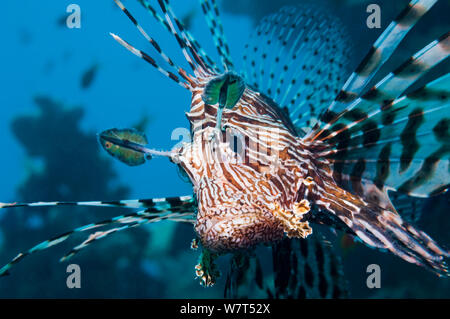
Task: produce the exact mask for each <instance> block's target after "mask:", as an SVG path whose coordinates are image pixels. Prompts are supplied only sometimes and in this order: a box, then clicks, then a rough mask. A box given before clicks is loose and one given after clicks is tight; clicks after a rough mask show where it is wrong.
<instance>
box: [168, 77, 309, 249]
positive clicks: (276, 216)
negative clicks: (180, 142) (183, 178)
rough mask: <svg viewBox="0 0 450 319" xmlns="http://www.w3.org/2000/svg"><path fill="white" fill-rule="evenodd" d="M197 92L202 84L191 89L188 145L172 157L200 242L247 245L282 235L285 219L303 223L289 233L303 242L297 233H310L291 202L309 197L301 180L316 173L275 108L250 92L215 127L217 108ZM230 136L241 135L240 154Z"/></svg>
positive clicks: (286, 225)
mask: <svg viewBox="0 0 450 319" xmlns="http://www.w3.org/2000/svg"><path fill="white" fill-rule="evenodd" d="M199 82H200V83H206V82H207V81H199ZM202 93H203V87H202V86H201V85H199V86H198V87H196V88H195V89H194V90H193V96H192V104H191V109H190V111H189V112H188V113H187V117H188V119H189V121H190V122H191V127H192V136H193V138H192V142H191V143H188V144H185V145H184V146H183V147H182V148H181V149H179V150H178V152H177V155H176V156H174V157H173V159H174V161H175V162H176V163H179V165H180V166H181V167H182V168H183V169H184V170H185V171H186V172H187V174H188V176H189V177H190V179H191V181H192V184H193V186H194V192H195V194H196V195H197V200H198V213H197V221H196V226H195V229H196V231H197V233H198V235H199V236H200V238H201V239H202V243H203V244H204V245H205V246H206V247H208V248H211V249H214V250H218V251H223V250H229V249H237V248H248V247H251V246H253V245H255V244H258V243H261V242H271V241H275V240H279V239H281V238H283V236H284V232H289V229H288V228H289V225H290V222H292V223H293V224H294V223H295V222H296V223H298V226H301V227H300V229H299V230H295V234H294V233H293V235H295V236H297V237H306V236H307V234H309V231H307V232H305V233H304V234H303V233H302V232H301V230H303V228H304V229H306V230H308V229H309V226H308V223H307V222H306V223H303V222H300V220H301V217H302V216H301V214H298V215H297V216H296V215H295V211H296V205H297V204H298V203H299V202H300V201H301V200H302V199H305V198H306V197H307V196H308V188H307V187H305V184H304V182H305V180H306V179H307V178H308V177H310V175H311V172H312V171H313V170H314V169H313V167H312V166H311V165H312V164H311V154H310V153H309V152H308V151H307V149H306V147H305V145H302V143H301V141H300V139H298V138H297V137H296V136H295V135H294V134H293V132H292V131H290V130H289V129H288V128H287V127H286V125H285V124H284V123H283V120H282V117H281V115H280V114H279V113H278V112H277V111H276V109H274V105H273V104H271V102H270V101H269V100H268V99H267V98H265V97H263V96H261V95H260V94H259V93H257V92H255V91H253V90H252V89H250V88H248V87H247V88H246V90H245V92H244V94H243V96H242V98H241V99H240V101H239V102H238V103H237V105H236V106H235V107H234V108H233V109H231V110H225V111H224V114H223V123H224V127H225V128H226V130H225V131H220V130H217V129H215V127H216V113H217V109H218V105H217V104H216V105H208V104H205V103H204V102H203V101H202V99H201V96H202ZM232 136H239V140H240V141H241V146H242V147H241V148H240V149H239V150H236V149H235V148H234V145H235V144H233V138H232ZM303 213H306V211H305V212H303ZM283 215H288V216H290V217H286V218H283V217H281V216H283ZM285 219H292V221H287V220H285ZM294 220H295V221H294ZM293 224H292V225H291V226H292V227H295V226H294V225H293ZM297 231H298V232H297Z"/></svg>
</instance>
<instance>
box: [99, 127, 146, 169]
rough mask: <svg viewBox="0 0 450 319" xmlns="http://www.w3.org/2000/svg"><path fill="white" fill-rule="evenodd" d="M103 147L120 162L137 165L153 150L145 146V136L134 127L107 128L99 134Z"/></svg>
mask: <svg viewBox="0 0 450 319" xmlns="http://www.w3.org/2000/svg"><path fill="white" fill-rule="evenodd" d="M99 141H100V144H101V145H102V146H103V148H104V149H105V150H106V151H107V152H108V154H110V155H111V156H114V157H115V158H117V159H118V160H119V161H121V162H122V163H125V164H127V165H129V166H138V165H142V164H144V163H145V160H150V159H151V158H152V153H154V151H152V150H150V149H148V148H146V147H145V145H147V143H148V141H147V137H146V136H145V134H144V133H141V132H139V131H137V130H135V129H132V128H131V129H117V128H113V129H109V130H106V131H103V132H102V133H100V134H99Z"/></svg>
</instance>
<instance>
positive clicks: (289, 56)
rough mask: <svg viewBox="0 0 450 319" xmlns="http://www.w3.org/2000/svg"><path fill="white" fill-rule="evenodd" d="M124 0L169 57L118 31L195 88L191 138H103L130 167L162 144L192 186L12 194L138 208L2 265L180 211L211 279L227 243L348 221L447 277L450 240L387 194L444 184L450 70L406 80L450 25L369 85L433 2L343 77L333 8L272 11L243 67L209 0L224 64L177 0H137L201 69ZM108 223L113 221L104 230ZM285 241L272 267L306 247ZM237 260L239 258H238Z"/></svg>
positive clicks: (449, 148)
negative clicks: (177, 141) (105, 196)
mask: <svg viewBox="0 0 450 319" xmlns="http://www.w3.org/2000/svg"><path fill="white" fill-rule="evenodd" d="M114 1H115V3H116V4H117V5H118V6H119V8H120V9H121V10H122V11H123V12H124V13H125V15H126V16H127V17H128V18H129V20H131V22H132V23H133V24H134V25H135V26H136V27H137V29H138V31H139V32H140V33H141V34H142V35H143V36H144V38H145V39H146V40H147V41H148V42H149V43H150V44H151V46H152V47H153V48H154V49H155V51H156V53H157V54H158V55H159V57H160V58H161V59H162V60H163V61H164V62H165V63H166V64H167V68H163V67H162V66H161V65H160V64H158V63H157V62H156V60H155V59H154V58H153V57H152V56H150V55H149V54H147V53H145V52H143V51H141V50H139V49H137V48H135V47H134V46H132V45H131V44H130V43H128V42H126V41H125V40H123V39H122V38H120V37H119V36H117V35H115V34H111V35H112V37H113V38H114V39H115V40H116V41H117V42H118V43H120V44H121V45H122V46H124V47H125V48H126V49H128V50H129V51H131V53H133V54H134V55H136V56H138V57H139V58H141V59H143V60H144V61H146V62H147V63H149V64H150V65H152V66H153V67H154V68H156V69H157V70H158V71H159V72H161V73H162V74H164V75H165V76H166V77H168V78H170V79H171V80H173V81H174V82H176V83H177V84H178V85H180V86H181V87H183V88H184V89H187V90H189V91H190V92H191V93H192V99H191V106H190V109H189V111H188V112H187V113H186V116H187V119H188V120H189V123H190V128H191V141H190V142H186V143H183V144H182V145H181V146H176V147H174V148H173V149H172V150H171V151H157V150H152V149H149V148H147V146H146V145H147V138H146V137H145V135H144V134H143V133H141V132H138V131H136V130H134V129H111V130H107V131H105V132H103V133H101V134H100V135H99V140H100V143H101V145H102V146H103V148H104V149H105V150H106V151H107V152H108V153H109V154H111V155H112V156H114V157H116V158H117V159H119V160H120V161H122V162H124V163H126V164H128V165H140V164H143V163H145V162H146V160H147V159H150V158H151V157H152V156H165V157H168V158H169V159H170V160H171V161H172V162H173V163H175V164H176V165H178V166H179V167H180V168H181V169H182V170H183V171H184V172H185V173H186V175H187V176H188V177H189V180H190V182H191V183H192V185H193V193H194V195H193V196H190V195H189V196H182V197H172V198H161V199H141V200H121V201H108V202H105V201H89V202H36V203H25V204H23V203H12V204H2V205H1V208H11V207H21V206H28V207H33V206H52V205H78V206H109V207H123V208H132V209H138V208H140V209H141V210H140V211H138V212H134V213H130V214H126V215H122V216H118V217H115V218H112V219H110V220H106V221H102V222H99V223H92V224H89V225H85V226H82V227H79V228H76V229H74V230H72V231H70V232H68V233H65V234H62V235H60V236H57V237H55V238H53V239H50V240H46V241H44V242H42V243H40V244H38V245H36V246H34V247H33V248H31V249H30V250H28V251H27V252H25V253H20V254H18V255H17V256H16V257H15V258H14V259H13V260H12V261H11V262H10V263H9V264H7V265H6V266H4V267H3V268H1V269H0V275H5V274H7V273H8V272H9V270H10V269H11V267H13V266H14V264H16V263H17V262H19V261H20V260H22V259H23V258H24V257H25V256H27V255H30V254H32V253H34V252H37V251H41V250H44V249H47V248H49V247H52V246H55V245H57V244H59V243H61V242H63V241H65V240H66V239H68V238H69V237H71V236H72V235H74V234H76V233H80V232H88V231H92V232H91V234H90V235H89V236H88V238H87V239H86V240H85V241H83V242H82V243H81V244H80V245H78V246H76V247H75V248H73V249H72V250H71V251H70V252H69V253H68V254H67V255H66V256H64V257H63V258H62V260H67V259H68V258H70V257H72V256H73V255H75V254H76V253H78V252H80V251H81V250H82V249H84V248H85V247H87V246H89V245H90V244H92V243H94V242H96V241H97V240H99V239H102V238H106V237H108V236H110V235H111V234H113V233H115V232H119V231H123V230H126V229H129V228H132V227H136V226H139V225H143V224H146V223H153V222H157V221H160V220H173V221H178V222H187V223H192V224H193V225H194V228H195V232H196V235H197V238H196V239H195V240H193V242H192V244H191V246H192V248H197V247H198V246H201V247H202V254H201V257H200V262H199V264H198V265H197V266H196V267H195V271H196V274H197V276H198V277H199V278H200V281H201V283H202V284H203V285H205V286H210V285H212V284H214V282H215V279H216V277H217V276H218V269H217V267H216V266H215V263H214V259H215V258H216V257H217V256H219V255H221V254H224V253H227V252H234V253H236V256H239V253H240V252H242V251H246V250H247V249H251V248H253V247H255V246H256V245H258V244H267V245H278V244H279V243H282V242H285V240H286V237H287V238H291V239H293V238H300V239H305V238H308V237H309V236H310V235H311V234H312V232H313V228H312V225H313V224H323V225H326V226H329V227H331V228H333V229H341V230H344V231H346V232H347V233H350V234H352V235H353V236H355V237H357V238H358V239H359V240H361V241H362V242H364V243H365V244H367V245H368V246H370V247H374V248H378V249H382V250H389V251H390V252H391V253H393V254H395V255H397V256H399V257H401V258H402V259H404V260H405V261H407V262H410V263H414V264H417V265H419V266H423V267H425V268H427V269H429V270H431V271H433V272H434V273H436V274H437V275H439V276H448V271H447V267H446V264H445V261H444V259H445V257H449V256H450V253H449V251H447V250H445V249H444V248H441V247H440V246H439V245H438V244H437V243H436V242H435V241H434V240H433V239H432V238H430V237H429V236H428V235H427V234H426V233H424V232H423V231H421V230H419V229H417V228H416V227H415V226H413V225H412V223H409V222H407V221H406V220H405V219H404V218H403V217H402V216H401V215H400V214H399V212H398V211H397V210H396V208H395V207H394V205H393V204H392V202H391V200H390V198H389V192H390V191H393V192H399V193H403V194H407V195H410V196H416V197H428V196H432V195H436V194H440V193H443V192H445V191H446V190H447V189H448V186H449V181H450V170H449V153H450V132H449V125H450V118H449V112H448V108H449V107H450V103H449V93H450V92H449V85H450V75H449V74H448V73H447V74H445V75H443V76H441V77H439V78H437V79H435V80H433V81H431V82H429V83H427V84H426V85H425V86H423V87H421V88H419V89H416V90H414V91H412V92H410V93H407V94H405V92H406V91H407V89H408V88H409V87H410V86H411V85H413V84H414V83H416V81H417V80H418V79H420V78H421V77H422V76H423V75H424V74H425V73H427V71H428V70H430V69H432V68H433V67H435V66H436V65H438V64H439V63H440V62H442V61H443V60H445V59H446V58H447V57H448V56H449V53H450V40H449V33H446V34H445V35H443V36H442V37H440V38H438V39H436V40H434V41H433V42H431V43H430V44H429V45H427V46H426V47H424V48H423V49H422V50H420V51H418V52H417V53H416V54H414V55H413V56H411V57H409V58H408V59H407V60H406V61H405V62H404V63H403V64H402V65H400V66H399V67H398V68H397V69H395V70H394V71H392V72H390V73H389V74H388V75H386V76H385V77H384V78H382V80H381V81H379V82H378V83H376V84H375V85H374V86H372V87H370V88H369V87H368V84H369V83H370V81H371V80H372V79H373V77H374V76H375V75H376V74H378V71H379V70H380V68H381V67H382V65H383V64H384V63H385V62H386V61H387V60H388V59H389V58H390V57H391V55H392V54H393V52H394V51H395V49H396V48H397V46H398V45H399V43H400V42H401V41H402V39H403V38H404V37H405V36H406V34H407V33H408V32H409V31H410V30H411V28H412V27H413V26H414V25H415V24H416V22H417V21H418V20H419V19H420V18H421V17H422V16H423V15H424V14H425V13H426V12H427V11H428V10H429V9H430V8H431V7H432V6H433V5H434V4H435V3H436V0H413V1H411V2H410V3H409V5H408V6H407V8H406V9H405V10H404V11H403V12H402V13H401V14H400V15H399V16H398V17H397V18H396V20H395V21H393V22H392V23H390V24H389V26H388V27H387V29H386V30H385V31H384V32H383V33H382V34H381V36H380V37H379V38H378V39H377V41H376V42H375V43H374V44H373V46H372V48H371V49H370V51H369V52H368V54H367V55H366V56H365V58H364V59H363V60H362V62H361V63H360V64H359V66H358V67H357V69H356V70H355V71H354V72H353V73H351V75H350V77H349V78H348V79H347V81H346V82H345V84H344V85H343V86H342V83H341V80H342V79H341V78H342V76H343V74H344V73H345V68H346V64H347V63H348V60H349V47H350V45H349V38H348V37H347V36H346V35H345V32H344V31H343V30H344V28H342V26H341V25H340V23H339V22H338V21H337V20H336V19H335V18H333V17H330V16H329V15H325V14H323V13H321V11H320V10H315V9H312V8H309V7H306V8H302V7H284V8H283V9H281V10H280V11H279V12H278V13H275V14H272V15H270V16H268V17H266V18H265V19H263V20H262V22H261V23H260V25H259V26H258V27H257V28H256V30H255V32H254V33H253V34H252V36H251V38H250V40H249V43H248V44H247V46H246V49H245V52H244V56H243V61H244V67H243V69H244V71H242V72H241V73H239V72H237V71H236V70H235V69H234V64H233V60H232V58H231V54H230V50H229V47H228V44H227V41H226V38H225V36H224V31H223V26H222V23H221V20H220V16H219V11H218V8H217V4H216V2H215V1H214V0H201V6H202V9H203V13H204V15H205V17H206V20H207V23H208V27H209V29H210V32H211V34H212V38H213V40H214V43H215V46H216V48H217V51H218V55H219V57H220V64H219V63H216V62H214V61H213V59H211V58H210V56H209V55H208V54H207V53H206V52H205V50H204V49H203V48H202V47H201V46H200V44H199V42H198V41H196V40H195V38H194V37H193V36H192V34H191V33H190V32H189V31H188V30H186V29H185V28H184V26H183V23H182V22H181V21H180V20H179V19H178V18H177V17H176V15H175V14H174V11H173V10H172V8H171V6H170V4H169V1H168V0H158V4H159V7H160V8H161V12H162V14H161V13H158V12H157V10H156V9H155V8H154V7H153V6H152V5H150V4H149V2H148V1H146V0H140V1H139V2H140V3H141V4H142V5H143V6H144V7H145V8H146V9H147V10H148V12H149V13H150V14H151V15H152V16H153V17H154V18H155V19H156V20H157V21H158V22H159V23H160V24H161V25H162V27H163V28H165V29H166V30H168V31H169V32H170V34H172V35H173V37H175V39H176V41H177V43H178V45H179V47H180V50H181V52H182V54H183V56H184V58H185V59H186V61H187V64H188V65H189V67H190V68H191V69H192V73H188V71H186V70H185V69H183V68H181V67H180V66H178V65H177V64H175V63H174V62H173V60H172V59H171V58H170V57H169V56H168V55H166V54H165V53H164V51H163V50H162V49H161V47H160V45H159V44H158V43H157V42H156V41H155V40H154V39H153V38H152V37H151V36H150V35H148V34H147V33H146V32H145V30H144V29H143V28H142V27H141V26H140V24H139V23H138V21H137V20H136V19H135V18H134V16H133V15H132V14H131V13H130V12H129V11H128V10H127V9H126V8H125V7H124V5H123V4H122V3H121V1H120V0H114ZM256 56H258V57H259V58H256ZM342 82H343V81H342ZM109 225H113V227H112V228H110V229H108V230H104V231H101V230H99V231H97V229H98V228H101V227H104V226H109ZM114 225H115V226H114ZM94 231H95V232H94ZM310 238H311V237H310ZM307 240H310V239H307ZM307 240H306V241H307ZM306 241H305V242H306ZM302 242H303V241H302ZM282 247H284V250H280V253H279V254H277V255H276V256H274V260H276V267H281V268H283V261H282V258H284V257H289V258H299V257H298V256H297V255H295V254H290V253H289V252H290V251H291V249H292V250H293V249H294V245H290V244H284V245H283V246H282ZM304 247H306V246H304ZM300 248H301V247H300ZM302 249H303V248H302ZM322 258H323V256H322ZM241 262H242V260H241ZM243 262H244V263H248V260H247V261H246V260H245V258H244V261H243ZM234 268H235V269H239V258H237V259H236V263H235V267H234ZM287 271H289V269H288V270H287ZM309 271H311V269H309ZM334 271H336V270H334ZM229 280H231V279H230V277H229V278H228V280H227V287H228V288H230V287H229V286H230V282H231V281H230V282H228V281H229ZM285 284H287V282H285Z"/></svg>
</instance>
